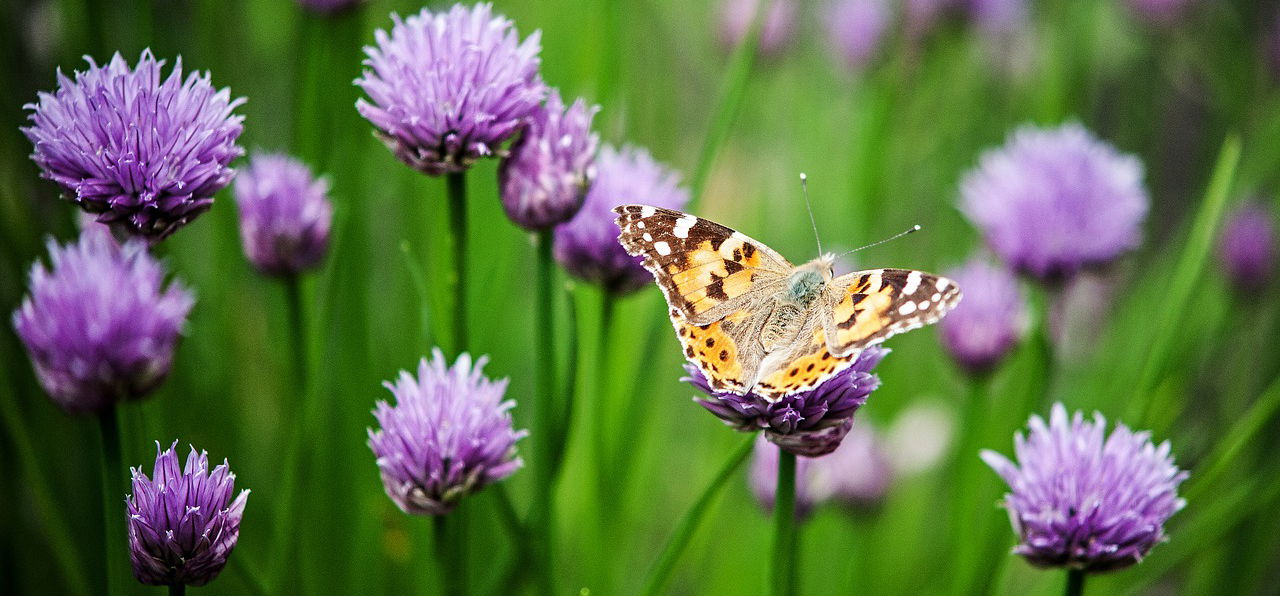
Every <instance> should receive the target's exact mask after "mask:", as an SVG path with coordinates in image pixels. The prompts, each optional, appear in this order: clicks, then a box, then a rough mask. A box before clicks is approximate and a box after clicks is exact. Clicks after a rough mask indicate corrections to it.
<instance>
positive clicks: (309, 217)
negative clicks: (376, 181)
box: [235, 154, 333, 276]
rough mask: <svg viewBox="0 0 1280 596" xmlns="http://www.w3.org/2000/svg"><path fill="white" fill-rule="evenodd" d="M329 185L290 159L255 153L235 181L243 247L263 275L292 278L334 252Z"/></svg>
mask: <svg viewBox="0 0 1280 596" xmlns="http://www.w3.org/2000/svg"><path fill="white" fill-rule="evenodd" d="M328 192H329V182H328V181H327V180H325V179H316V178H314V177H313V176H312V175H311V170H310V169H308V168H307V166H306V164H304V163H302V162H300V161H298V160H296V159H293V158H291V157H289V156H287V155H274V154H263V155H255V156H253V158H252V159H251V160H250V161H249V167H248V168H246V169H245V171H244V172H242V173H241V174H240V177H239V178H238V179H237V180H236V183H235V196H236V205H237V206H238V207H239V208H240V243H241V245H242V246H243V247H244V254H245V256H246V257H247V258H248V259H249V262H250V263H252V264H253V266H254V267H256V268H257V269H258V270H259V271H262V272H263V273H266V274H268V275H277V276H287V275H294V274H297V273H300V272H302V271H304V270H306V269H310V268H311V267H314V266H316V264H318V263H319V262H320V261H321V260H322V259H324V255H325V252H326V251H328V249H329V225H330V223H331V222H332V220H333V205H332V204H331V203H330V202H329V197H328V196H327V194H328Z"/></svg>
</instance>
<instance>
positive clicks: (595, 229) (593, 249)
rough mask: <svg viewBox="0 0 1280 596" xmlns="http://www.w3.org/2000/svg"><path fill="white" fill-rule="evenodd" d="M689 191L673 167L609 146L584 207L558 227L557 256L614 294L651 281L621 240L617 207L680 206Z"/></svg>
mask: <svg viewBox="0 0 1280 596" xmlns="http://www.w3.org/2000/svg"><path fill="white" fill-rule="evenodd" d="M688 202H689V191H688V190H686V189H685V188H684V187H682V186H680V177H679V175H678V174H676V173H675V172H674V171H672V170H670V169H668V168H667V167H665V166H663V165H662V164H660V163H658V162H657V161H654V159H653V157H652V156H650V155H649V152H648V151H645V150H644V149H640V148H638V147H630V146H627V147H623V148H622V149H614V148H613V147H612V146H609V145H605V146H604V147H603V148H602V149H601V150H600V156H599V157H598V158H597V159H596V180H595V182H594V183H593V184H592V185H591V189H590V190H588V191H587V198H586V200H585V201H584V202H583V204H582V209H581V210H579V211H578V214H577V215H575V216H574V217H573V219H571V220H569V221H568V222H566V223H564V224H561V225H560V226H558V227H556V231H555V236H556V237H555V257H556V261H558V262H559V263H560V265H561V266H562V267H564V268H565V270H567V271H568V272H569V273H571V274H573V275H575V276H577V277H579V278H581V279H584V280H586V281H589V282H593V283H597V284H600V285H601V286H603V287H604V288H605V289H606V290H607V291H609V293H610V294H613V295H615V296H618V295H623V294H628V293H631V292H633V291H635V290H637V289H639V288H642V287H644V286H645V285H647V284H648V283H649V282H650V281H651V280H652V279H653V276H652V275H650V274H649V272H648V271H646V270H645V268H644V266H642V265H641V264H640V263H641V261H642V260H643V258H642V257H633V256H631V255H629V254H627V251H626V249H624V248H623V247H622V245H621V244H618V226H617V224H616V223H615V220H616V219H617V215H616V214H615V213H614V212H613V208H614V207H617V206H618V205H624V204H627V203H644V204H646V205H653V206H655V207H666V208H668V209H681V208H683V207H684V205H685V203H688Z"/></svg>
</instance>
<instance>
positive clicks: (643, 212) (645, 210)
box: [640, 205, 658, 217]
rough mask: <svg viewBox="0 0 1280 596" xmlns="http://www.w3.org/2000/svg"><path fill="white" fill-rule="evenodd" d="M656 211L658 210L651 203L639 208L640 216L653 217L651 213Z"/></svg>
mask: <svg viewBox="0 0 1280 596" xmlns="http://www.w3.org/2000/svg"><path fill="white" fill-rule="evenodd" d="M657 212H658V210H657V209H654V208H653V206H652V205H645V206H644V207H641V208H640V217H653V214H654V213H657Z"/></svg>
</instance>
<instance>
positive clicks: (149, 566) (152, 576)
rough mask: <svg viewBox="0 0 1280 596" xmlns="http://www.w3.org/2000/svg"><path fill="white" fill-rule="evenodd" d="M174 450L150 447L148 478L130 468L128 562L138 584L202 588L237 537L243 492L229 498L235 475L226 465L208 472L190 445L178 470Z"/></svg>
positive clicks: (224, 561) (246, 496) (204, 458)
mask: <svg viewBox="0 0 1280 596" xmlns="http://www.w3.org/2000/svg"><path fill="white" fill-rule="evenodd" d="M177 446H178V442H177V441H174V442H173V444H172V445H170V446H169V448H168V449H165V450H161V449H160V443H158V442H157V443H156V451H157V452H158V454H157V455H156V465H155V468H154V470H153V471H152V473H151V476H150V477H148V476H147V474H146V473H145V472H143V471H142V469H140V468H130V472H131V473H132V474H133V494H131V495H129V497H128V498H127V499H126V507H127V509H128V514H129V559H130V560H131V561H132V562H133V575H134V577H136V578H138V581H140V582H142V583H144V584H148V585H152V586H175V585H182V584H186V585H191V586H203V585H205V584H207V583H209V582H210V581H212V580H213V578H215V577H217V576H218V573H219V572H221V571H222V568H223V566H225V565H226V564H227V557H228V556H229V555H230V554H231V550H232V549H234V548H235V547H236V541H238V540H239V539H240V520H241V518H242V517H243V516H244V505H245V503H246V502H247V501H248V499H249V491H248V490H242V491H240V494H239V495H234V493H235V482H236V475H235V474H233V473H232V472H231V468H230V466H229V465H228V464H227V461H226V460H225V459H224V460H222V464H221V465H219V466H217V467H215V468H213V470H212V471H211V470H209V455H208V454H207V453H206V452H204V451H201V452H199V453H196V450H195V447H192V448H191V453H190V454H188V455H187V463H186V465H185V466H183V467H181V468H179V467H178V454H177ZM233 495H234V496H235V498H234V499H233V498H232V497H233Z"/></svg>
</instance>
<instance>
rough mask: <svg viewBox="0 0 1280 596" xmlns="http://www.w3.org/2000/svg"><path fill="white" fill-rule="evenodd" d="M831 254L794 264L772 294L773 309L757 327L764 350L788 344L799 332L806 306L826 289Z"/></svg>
mask: <svg viewBox="0 0 1280 596" xmlns="http://www.w3.org/2000/svg"><path fill="white" fill-rule="evenodd" d="M833 260H834V259H833V257H832V256H831V255H822V256H821V257H818V258H817V259H814V260H813V261H810V262H808V263H805V264H804V265H801V266H799V267H796V269H795V271H794V272H792V273H791V275H790V276H788V277H787V282H786V286H785V287H784V289H783V290H782V291H780V292H778V293H777V294H776V295H775V296H774V298H773V312H771V313H770V314H769V318H768V320H767V321H765V324H764V328H763V329H761V334H760V342H761V343H762V344H763V345H764V349H765V351H766V352H772V351H773V350H775V349H776V348H778V347H780V346H784V345H788V344H790V343H791V341H792V340H794V339H795V337H796V335H797V334H798V333H800V328H801V326H802V325H803V323H804V321H805V320H806V319H807V318H808V317H807V316H806V313H807V312H808V311H809V308H810V306H812V305H813V303H814V302H815V301H816V300H818V299H819V298H820V297H822V295H823V293H824V292H826V289H827V284H828V283H830V282H831V278H832V261H833Z"/></svg>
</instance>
